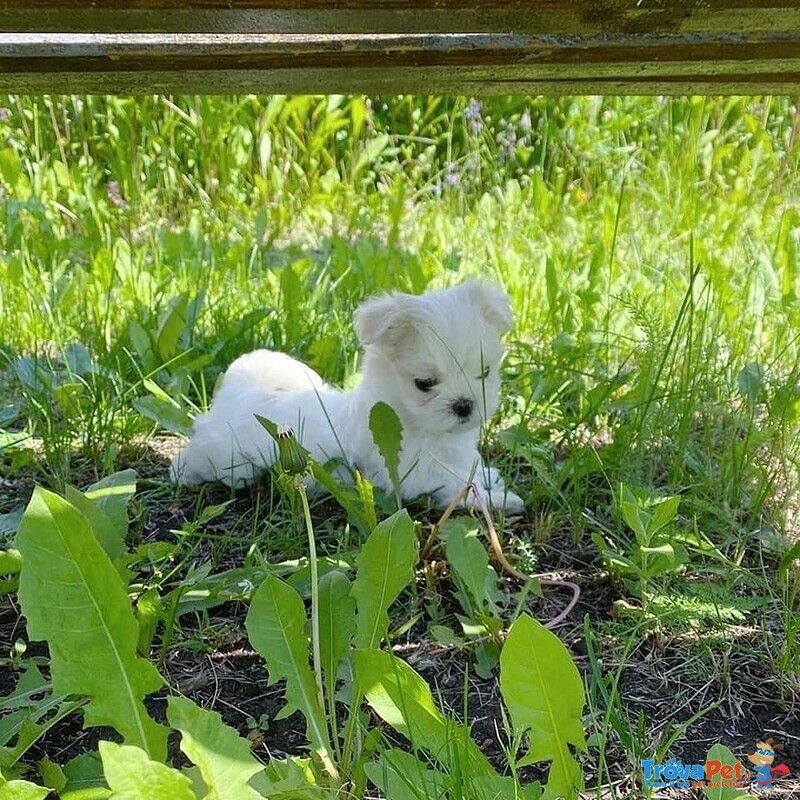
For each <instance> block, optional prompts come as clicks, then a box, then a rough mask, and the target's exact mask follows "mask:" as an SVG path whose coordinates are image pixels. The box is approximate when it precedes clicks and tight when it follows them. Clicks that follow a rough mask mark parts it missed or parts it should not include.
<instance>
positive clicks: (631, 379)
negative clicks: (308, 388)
mask: <svg viewBox="0 0 800 800" xmlns="http://www.w3.org/2000/svg"><path fill="white" fill-rule="evenodd" d="M0 106H2V107H3V108H5V109H7V110H6V111H3V112H2V114H0V119H1V120H2V121H0V197H2V205H0V222H2V225H1V226H0V241H1V243H2V247H0V252H2V256H0V315H1V316H2V321H3V324H2V330H1V331H0V370H2V372H0V430H2V431H4V433H0V436H1V437H2V439H0V447H2V452H1V453H0V459H2V460H1V461H0V468H1V469H2V471H3V474H4V479H5V480H4V483H3V488H2V489H1V490H0V504H1V505H0V511H1V512H5V513H6V514H11V515H13V514H14V513H15V512H18V510H19V508H20V507H21V506H22V505H24V503H25V502H26V501H27V498H28V494H29V492H30V486H31V482H32V481H37V482H40V483H44V484H45V485H49V486H52V487H54V488H56V489H57V490H61V489H63V487H64V486H65V485H66V484H69V483H72V484H79V485H83V484H86V483H89V482H90V481H91V480H94V479H96V478H99V477H102V476H103V475H106V474H109V473H111V472H113V471H114V470H115V469H118V468H122V467H125V466H128V465H130V464H135V465H136V466H137V467H138V469H139V470H140V472H141V474H142V475H143V476H144V478H145V479H144V481H143V482H142V484H141V486H140V493H139V495H138V496H137V501H136V502H137V509H138V516H137V521H136V523H135V526H134V529H135V531H137V536H138V537H139V538H140V539H141V541H142V542H144V543H147V542H149V545H148V546H149V547H150V552H145V551H144V550H143V555H142V562H141V564H140V565H138V566H137V567H136V569H138V570H144V571H143V577H142V581H143V585H163V586H173V585H175V582H176V581H179V580H184V579H185V578H186V571H187V569H192V568H194V567H190V565H195V567H196V566H197V565H200V568H201V569H206V570H207V571H210V572H217V571H220V570H222V569H224V568H233V567H238V566H241V565H242V564H247V565H256V564H258V563H259V561H260V560H261V561H263V560H265V559H266V560H269V561H273V560H275V558H276V557H284V558H297V557H300V556H302V555H303V553H304V550H305V545H304V534H303V530H302V527H301V526H299V525H298V523H297V520H298V516H297V513H296V512H297V509H294V508H293V507H292V501H291V498H289V497H287V496H285V495H283V494H282V493H281V492H280V490H279V488H278V487H276V486H271V487H267V488H266V489H265V490H264V492H262V493H255V494H254V495H248V496H246V497H241V496H240V497H236V498H231V497H230V495H229V494H227V493H224V492H223V493H220V490H219V489H218V488H211V489H203V490H201V491H200V492H199V493H197V494H193V493H189V492H183V491H179V490H177V489H175V488H174V487H172V486H170V485H169V484H168V481H167V476H166V471H165V469H164V464H163V459H162V458H161V457H160V455H159V454H160V453H162V454H163V452H164V451H165V450H169V448H170V446H171V444H172V442H173V439H171V438H170V434H169V433H165V429H166V431H168V432H173V433H174V432H176V431H177V432H179V431H183V430H185V429H186V427H187V425H188V424H189V422H190V417H191V415H192V414H193V413H195V412H196V411H197V410H199V409H202V408H204V407H205V406H206V405H207V403H208V402H209V400H210V397H211V393H212V390H213V386H214V382H215V380H216V378H217V377H218V375H219V374H220V373H221V371H222V370H223V369H224V368H225V366H226V365H227V364H228V363H230V361H231V360H232V359H233V358H235V357H236V356H237V355H238V354H240V353H242V352H246V351H247V350H250V349H253V348H254V347H257V346H266V347H271V348H275V349H280V350H286V351H288V352H291V353H292V354H293V355H296V356H298V357H300V358H303V359H305V360H307V361H308V362H309V363H310V364H311V365H312V366H313V367H314V368H315V369H317V370H318V371H319V372H320V373H321V374H322V375H323V377H325V378H326V379H328V380H330V381H333V382H335V383H339V384H342V385H345V386H346V385H349V384H351V383H352V381H353V380H354V378H355V375H356V372H357V365H358V351H357V342H356V340H355V333H354V330H353V326H352V312H353V309H354V308H355V306H356V305H357V304H358V303H359V302H360V301H361V299H362V298H364V297H366V296H368V295H370V294H373V293H375V292H378V291H382V290H386V289H390V288H391V289H394V288H398V289H402V290H406V291H414V292H421V291H424V290H425V289H426V288H428V287H435V286H441V285H446V284H451V283H454V282H457V281H458V280H460V279H461V278H463V277H464V276H465V275H469V274H479V275H485V276H488V277H491V278H495V279H497V280H499V281H501V282H502V283H503V284H504V286H505V287H506V288H507V289H508V291H509V293H510V294H511V296H512V299H513V304H514V309H515V313H516V320H517V321H516V327H515V330H514V332H513V334H512V335H511V337H510V338H509V342H508V344H509V354H508V358H507V362H506V389H505V400H504V404H503V408H502V412H501V414H500V415H499V418H498V420H497V424H496V425H495V426H494V427H493V429H492V430H490V431H489V432H488V436H487V449H488V451H489V452H490V453H491V454H492V455H493V456H494V457H495V458H496V460H497V461H498V463H500V464H501V465H502V468H503V471H504V472H505V473H506V475H507V476H508V478H509V479H510V485H511V486H512V487H513V488H514V491H516V492H517V493H519V494H520V495H522V496H523V497H524V498H525V500H526V502H527V508H528V514H527V516H526V518H525V519H524V520H522V521H521V522H520V523H519V524H518V525H515V526H514V527H512V528H511V529H509V530H507V531H506V532H505V533H506V538H507V539H508V546H509V550H510V554H511V555H512V556H516V557H518V558H520V559H522V562H521V563H524V564H525V565H526V568H527V567H529V568H531V569H553V570H556V571H559V572H561V573H562V574H563V573H564V572H568V573H573V574H576V575H577V578H576V579H577V580H578V582H579V583H582V584H583V586H584V597H585V599H586V604H585V606H584V607H583V611H584V612H585V613H587V614H589V617H588V619H590V628H588V629H587V632H586V634H585V636H584V633H583V630H582V628H581V627H580V623H579V622H578V623H577V627H576V628H575V630H572V631H570V632H568V633H565V634H564V638H565V641H567V642H569V643H571V644H573V645H574V646H575V648H576V649H575V652H576V653H578V654H580V653H583V652H585V653H586V656H585V659H584V661H583V664H584V666H585V668H586V674H587V681H588V683H589V687H590V691H589V699H590V714H589V717H588V718H587V722H588V723H589V724H590V734H591V733H594V735H595V737H596V738H595V743H596V744H597V745H601V747H600V748H599V750H594V751H590V755H589V760H588V761H587V770H589V771H590V772H592V774H594V775H596V778H597V780H596V784H597V785H596V786H595V787H594V789H595V791H596V794H597V795H598V796H599V794H600V792H601V787H608V786H611V787H612V788H611V790H610V791H611V792H612V793H616V796H624V792H625V791H627V789H625V788H619V787H620V784H619V781H620V780H626V779H627V780H628V782H629V780H630V776H631V775H633V774H634V773H635V769H636V765H637V763H638V761H639V759H640V758H641V757H642V756H643V755H648V754H653V753H659V755H664V753H663V752H662V749H663V745H664V742H669V743H670V744H672V742H673V741H675V742H677V745H676V746H677V748H678V749H677V750H676V751H675V752H686V753H690V752H692V750H691V747H692V737H693V736H694V737H695V738H697V737H698V736H700V738H701V739H702V735H703V730H704V729H703V728H702V723H703V719H700V720H699V722H698V724H696V725H693V727H691V733H687V732H685V731H684V730H683V729H681V730H679V731H678V732H677V734H676V738H675V739H674V740H673V737H671V736H670V735H669V732H667V734H664V731H663V730H662V727H661V726H660V725H659V724H658V723H657V722H656V721H655V719H656V718H654V716H653V713H654V706H653V705H652V704H651V700H653V697H652V695H653V693H656V695H655V697H656V699H657V697H658V695H657V693H658V692H661V693H662V695H661V698H662V700H663V699H664V694H663V693H665V692H666V693H667V694H668V693H669V690H668V689H666V688H665V685H664V683H663V680H662V676H661V675H660V674H659V673H660V671H662V670H665V669H666V665H670V664H676V665H678V666H676V669H678V670H679V675H680V676H681V677H680V680H681V681H682V685H683V686H685V687H686V688H685V689H684V690H682V692H681V693H680V695H681V696H679V697H676V698H674V708H675V709H677V710H678V712H676V713H678V716H679V717H680V719H679V720H677V721H678V722H680V721H683V722H686V721H688V720H689V719H693V718H694V716H695V715H699V716H700V717H702V716H703V714H704V713H705V712H706V711H707V712H708V716H707V718H706V719H707V720H708V722H709V725H710V726H711V727H710V728H709V730H710V733H709V734H708V736H709V737H710V738H709V742H710V743H714V742H715V741H719V735H720V734H719V731H720V724H721V723H720V721H721V720H733V721H735V722H737V724H738V723H741V724H740V729H741V730H742V731H746V732H747V734H748V735H750V736H751V737H755V736H758V735H760V733H761V730H760V728H759V726H764V727H766V728H768V729H769V730H765V731H764V733H767V732H769V731H770V730H775V731H778V732H779V733H780V736H782V737H784V738H785V739H786V741H787V745H788V746H789V747H790V748H791V746H794V747H795V749H796V748H797V747H798V746H800V721H798V714H799V713H800V712H799V711H798V708H799V706H800V643H799V642H798V636H800V609H798V592H799V591H800V576H799V575H798V568H797V557H798V545H797V542H798V536H800V528H798V522H797V520H798V511H799V510H800V498H798V485H800V475H799V473H800V461H799V459H800V366H798V365H799V364H800V355H799V354H798V345H799V344H800V339H799V334H798V332H800V263H798V262H799V260H800V211H799V210H798V209H799V208H800V205H799V204H798V201H799V200H800V191H799V190H800V185H799V184H798V177H797V175H798V153H799V152H800V150H799V149H798V148H800V145H798V142H797V139H798V135H797V134H798V129H799V128H800V114H798V109H797V107H796V106H795V105H793V104H792V102H791V101H789V100H788V99H786V98H766V97H764V98H688V99H665V98H613V99H612V98H565V99H560V100H548V99H543V98H530V99H525V98H503V99H497V100H493V101H491V102H485V103H483V104H481V103H478V102H476V101H469V100H467V99H465V98H455V99H453V98H451V99H445V98H411V97H403V98H371V99H368V98H361V97H353V98H351V97H326V98H318V97H297V98H285V97H272V98H257V97H250V96H248V97H238V98H191V97H188V98H165V97H148V98H138V99H136V100H133V99H122V98H100V97H63V98H57V97H51V98H48V97H44V98H34V97H26V98H22V97H14V96H11V97H6V98H4V99H2V101H0ZM623 484H624V485H625V486H627V487H631V488H632V489H634V490H635V491H636V493H637V494H638V496H639V498H640V502H641V503H642V505H643V507H652V503H653V502H654V501H656V500H657V499H659V498H663V497H667V496H672V495H674V496H680V505H679V508H678V512H677V516H676V517H675V519H674V520H673V521H672V522H671V523H670V526H669V528H668V529H667V533H668V536H667V539H668V542H669V543H670V546H673V547H674V548H679V549H680V550H681V552H683V553H685V555H686V558H685V559H682V558H681V559H678V558H676V559H675V560H673V561H667V562H665V567H664V569H663V570H661V571H660V572H658V573H657V574H655V575H653V576H647V578H646V579H645V580H642V581H637V580H632V579H631V576H630V574H629V573H626V571H625V570H624V569H622V568H620V566H619V563H615V562H614V560H613V559H611V560H609V559H606V560H603V558H602V557H601V556H600V555H599V554H598V552H597V550H596V547H595V545H596V542H597V537H598V536H599V537H601V538H602V539H603V540H605V542H606V544H607V545H608V546H609V547H610V548H611V549H612V550H613V551H614V552H615V553H617V554H618V555H619V556H621V557H622V558H631V557H635V549H636V546H637V542H636V540H635V537H634V536H633V535H632V534H631V531H630V530H629V529H628V528H627V527H626V525H625V523H624V520H623V516H622V514H621V511H620V506H619V498H620V496H621V495H620V487H621V485H623ZM228 500H233V505H231V506H229V507H226V508H223V509H221V510H220V511H219V516H217V517H216V518H213V512H212V513H211V515H209V512H208V507H209V505H214V504H216V503H219V502H221V501H228ZM333 505H335V504H333ZM204 515H205V516H204ZM14 519H15V517H14V516H4V517H0V521H2V522H0V530H1V531H7V532H8V533H9V534H10V533H13V529H14V527H15V525H14ZM314 524H315V528H316V529H317V531H318V533H319V539H318V543H319V546H320V547H321V549H322V551H323V553H324V554H325V555H328V556H331V557H337V556H338V555H340V554H342V553H346V552H348V551H349V549H350V548H351V547H354V546H355V545H356V543H357V542H358V541H359V540H360V538H361V535H362V532H360V531H359V530H358V529H357V526H351V524H350V523H349V522H348V520H347V519H346V517H344V516H343V515H342V514H341V512H338V511H337V510H336V509H335V508H333V507H332V504H331V502H330V501H327V502H323V503H322V504H318V505H317V508H316V509H315V510H314ZM178 529H182V532H181V533H180V534H179V535H178V536H175V535H172V536H170V534H169V533H168V531H170V530H178ZM6 535H8V534H6ZM158 538H161V539H165V540H168V541H170V544H169V545H167V544H166V543H165V541H162V542H161V543H160V544H159V545H158V546H161V547H162V551H158V549H157V546H156V544H154V543H153V540H154V539H158ZM143 546H144V545H143ZM676 552H677V550H676ZM145 564H146V565H147V568H146V569H144V565H145ZM421 591H422V593H423V594H422V596H418V597H410V598H409V599H408V605H407V611H408V618H409V619H416V624H415V625H413V626H409V630H412V631H413V634H409V633H405V634H404V635H405V636H411V635H413V636H416V637H418V639H419V640H420V641H424V640H425V638H426V635H427V634H426V620H432V621H434V622H437V623H439V622H442V621H447V620H448V619H449V620H450V621H451V622H452V618H451V616H448V614H447V613H445V614H442V612H441V611H440V610H433V608H432V606H430V601H431V596H430V593H431V592H434V593H435V592H436V591H439V590H438V589H436V588H432V587H431V586H428V587H427V588H426V587H422V588H421ZM426 603H428V606H427V608H426ZM643 609H644V611H643ZM609 613H610V614H612V615H613V618H612V616H609ZM442 617H443V618H444V619H442ZM407 621H408V620H403V619H398V620H395V621H394V623H396V624H395V625H394V626H393V627H396V628H402V627H403V623H404V622H407ZM239 622H240V621H239ZM220 624H221V629H220V631H216V628H215V626H217V625H220ZM231 624H233V630H234V631H235V630H236V625H237V624H238V623H236V622H235V620H234V622H233V623H231ZM182 625H183V623H180V622H179V623H178V624H177V626H176V628H174V629H170V632H168V633H169V635H167V636H166V637H165V639H164V641H163V643H162V647H161V653H162V655H163V656H165V657H166V655H167V654H168V653H169V652H170V651H171V650H172V651H178V650H181V648H182V647H183V646H184V645H185V643H186V642H187V641H192V642H194V644H193V645H192V646H193V647H200V648H201V649H206V650H209V649H210V650H211V651H213V650H215V649H220V648H222V649H224V647H223V645H221V644H220V642H221V641H228V640H230V637H231V635H232V634H231V629H230V627H229V625H228V620H223V622H222V623H220V621H219V620H214V619H210V618H208V617H204V618H202V619H199V621H198V625H199V626H200V629H201V633H200V634H198V632H197V631H196V630H195V631H191V630H185V631H184V630H183V629H182V627H181V626H182ZM238 630H239V631H241V626H240V625H239V627H238ZM590 631H591V632H590ZM217 633H219V636H217ZM234 635H235V634H234ZM590 639H591V646H589V644H588V643H589V641H590ZM212 642H216V644H212ZM579 642H584V644H582V645H579V644H578V643H579ZM8 644H9V645H10V644H11V642H9V643H8ZM587 647H588V650H587ZM6 649H8V648H6ZM700 689H702V691H701V690H700ZM648 693H650V695H651V697H650V698H649V699H648ZM753 697H755V698H756V706H758V708H759V709H760V711H759V712H758V713H756V714H753V713H750V714H748V712H746V711H745V710H744V705H745V704H746V703H750V702H752V700H753ZM692 698H694V699H692ZM653 702H654V701H653ZM720 704H721V705H720ZM662 713H663V709H662ZM714 714H717V716H714ZM253 716H255V717H257V715H253ZM745 719H746V720H747V721H748V722H747V724H745V723H744V722H743V720H745ZM242 724H244V722H243V721H242ZM714 726H716V727H714ZM698 731H700V734H698ZM714 735H716V736H717V738H716V739H714V738H713V737H714ZM744 735H745V734H744V733H743V734H742V736H744ZM665 736H666V738H664V737H665ZM712 740H713V741H712ZM730 744H731V746H733V745H737V746H742V745H743V744H744V742H743V741H734V742H730ZM681 748H683V749H681ZM670 752H672V751H670ZM587 783H588V784H589V785H590V787H591V786H592V784H591V781H587ZM625 785H626V786H627V785H628V784H625ZM614 787H617V788H614Z"/></svg>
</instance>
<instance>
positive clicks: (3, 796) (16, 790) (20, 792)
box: [0, 775, 50, 800]
mask: <svg viewBox="0 0 800 800" xmlns="http://www.w3.org/2000/svg"><path fill="white" fill-rule="evenodd" d="M49 794H50V790H49V789H45V788H44V787H43V786H37V785H36V784H35V783H29V782H28V781H7V780H6V779H5V778H4V777H3V776H2V775H0V800H44V798H45V797H47V795H49Z"/></svg>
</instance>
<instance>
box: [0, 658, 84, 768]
mask: <svg viewBox="0 0 800 800" xmlns="http://www.w3.org/2000/svg"><path fill="white" fill-rule="evenodd" d="M51 688H52V687H51V686H50V684H49V683H47V682H46V681H45V680H44V678H43V677H42V674H41V673H40V672H39V669H38V667H37V666H36V665H35V664H34V663H33V662H32V660H27V661H24V662H23V672H22V674H21V675H20V677H19V680H18V681H17V685H16V686H15V687H14V690H13V691H12V692H11V693H10V694H8V695H6V696H5V697H0V709H2V710H3V715H2V716H0V769H5V768H9V767H13V766H14V764H16V763H17V762H18V761H19V760H20V758H22V757H23V756H24V755H25V753H26V752H27V751H28V750H29V749H30V748H31V746H32V745H33V744H35V742H37V741H38V740H39V739H40V738H41V737H42V736H44V734H45V733H47V731H48V730H49V729H50V728H52V727H53V726H54V725H57V724H58V723H59V722H60V721H61V720H62V719H64V717H66V716H68V715H69V714H71V713H73V712H74V711H75V710H76V709H77V708H79V707H80V706H81V704H82V701H81V700H80V699H77V700H65V698H63V697H61V696H60V695H53V693H52V691H51ZM12 740H14V746H13V747H5V746H3V745H6V744H8V742H10V741H12Z"/></svg>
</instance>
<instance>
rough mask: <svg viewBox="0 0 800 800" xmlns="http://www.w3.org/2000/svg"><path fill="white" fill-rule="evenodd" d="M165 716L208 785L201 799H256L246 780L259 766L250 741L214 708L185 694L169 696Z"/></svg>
mask: <svg viewBox="0 0 800 800" xmlns="http://www.w3.org/2000/svg"><path fill="white" fill-rule="evenodd" d="M167 719H168V720H169V724H170V725H171V726H172V727H173V728H177V730H179V731H180V732H181V750H182V751H183V752H184V753H185V754H186V755H187V756H188V757H189V758H190V759H191V760H192V762H193V763H194V764H195V765H196V766H197V768H198V769H199V770H200V774H201V775H202V776H203V781H204V782H205V784H206V786H207V787H208V794H207V795H206V798H205V800H256V798H258V797H260V795H259V794H258V792H256V791H255V789H253V788H252V787H251V786H250V785H249V784H248V781H249V780H250V778H252V777H253V775H255V774H256V773H257V772H260V771H261V770H262V769H263V766H262V765H261V764H259V763H258V761H256V759H255V758H254V757H253V755H252V753H251V752H250V743H249V742H248V741H247V739H244V738H242V737H241V736H239V734H238V733H237V732H236V731H235V730H233V728H229V727H228V726H227V725H226V724H225V723H224V722H223V721H222V717H221V716H220V715H219V714H217V712H216V711H207V710H206V709H204V708H200V706H198V705H196V704H195V703H193V702H192V701H191V700H187V699H186V698H185V697H175V696H173V697H170V698H169V700H168V701H167Z"/></svg>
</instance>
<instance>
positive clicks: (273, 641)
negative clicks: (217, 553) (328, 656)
mask: <svg viewBox="0 0 800 800" xmlns="http://www.w3.org/2000/svg"><path fill="white" fill-rule="evenodd" d="M245 627H246V628H247V635H248V636H249V638H250V643H251V644H252V645H253V647H255V649H256V650H257V651H258V652H259V653H260V654H261V656H262V657H263V658H264V660H265V661H266V662H267V669H268V670H269V678H270V682H271V683H275V682H276V681H279V680H281V679H285V680H286V703H287V705H288V707H289V708H290V709H295V708H297V709H300V711H302V712H303V715H304V716H305V718H306V723H307V725H308V738H309V740H310V741H311V746H312V747H313V748H314V749H315V750H316V751H317V752H318V753H319V754H320V757H321V758H322V759H323V762H324V763H325V764H326V767H327V768H329V769H330V768H331V765H332V762H331V761H330V749H331V748H330V739H329V737H328V727H327V721H326V716H325V711H324V709H323V707H322V705H321V703H320V700H319V697H318V693H317V685H316V682H315V680H314V675H313V673H312V671H311V667H310V666H309V664H308V641H307V638H306V610H305V607H304V605H303V601H302V599H301V598H300V595H299V594H298V593H297V592H296V591H295V590H294V589H293V588H292V587H291V586H289V585H288V584H287V583H286V582H285V581H282V580H280V579H279V578H276V577H275V576H274V575H268V576H267V577H266V579H265V580H264V582H263V583H262V584H261V586H259V588H258V590H257V591H256V593H255V594H254V595H253V599H252V601H251V603H250V610H249V611H248V612H247V618H246V620H245Z"/></svg>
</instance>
